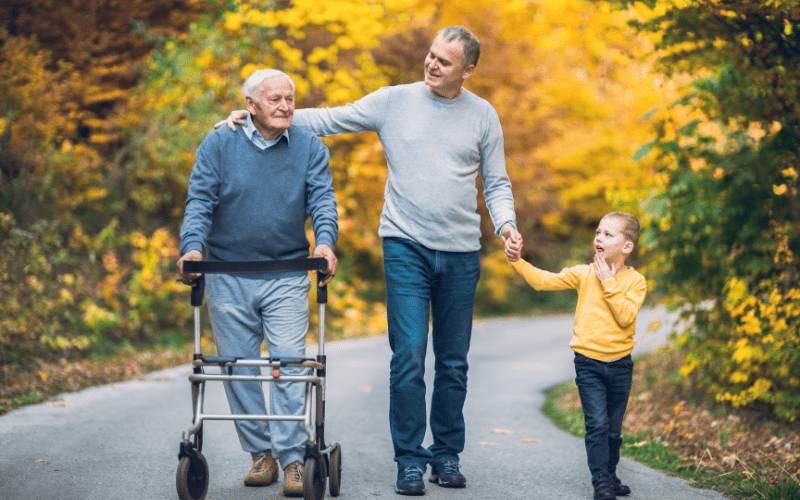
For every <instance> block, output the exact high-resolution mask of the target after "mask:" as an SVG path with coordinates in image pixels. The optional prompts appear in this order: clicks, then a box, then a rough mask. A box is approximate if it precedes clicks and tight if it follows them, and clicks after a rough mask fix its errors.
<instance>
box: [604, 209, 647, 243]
mask: <svg viewBox="0 0 800 500" xmlns="http://www.w3.org/2000/svg"><path fill="white" fill-rule="evenodd" d="M609 217H613V218H615V219H620V220H621V221H622V236H624V237H625V239H627V240H630V241H631V242H633V245H634V246H636V245H638V244H639V234H641V232H642V229H641V226H640V225H639V219H637V218H636V217H634V216H633V215H631V214H629V213H626V212H611V213H608V214H606V215H604V216H603V218H604V219H607V218H609Z"/></svg>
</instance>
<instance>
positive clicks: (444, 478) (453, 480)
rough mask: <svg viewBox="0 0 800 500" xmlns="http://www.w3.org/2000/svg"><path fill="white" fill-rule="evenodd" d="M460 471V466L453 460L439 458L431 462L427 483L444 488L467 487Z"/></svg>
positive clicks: (465, 479)
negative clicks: (436, 484)
mask: <svg viewBox="0 0 800 500" xmlns="http://www.w3.org/2000/svg"><path fill="white" fill-rule="evenodd" d="M460 469H461V465H460V464H459V463H458V460H456V459H455V458H451V457H445V458H441V459H439V460H437V461H435V462H433V466H432V467H431V477H430V478H429V479H428V481H430V482H432V483H438V484H439V486H444V487H445V488H463V487H465V486H466V485H467V478H465V477H464V475H463V474H461V472H460Z"/></svg>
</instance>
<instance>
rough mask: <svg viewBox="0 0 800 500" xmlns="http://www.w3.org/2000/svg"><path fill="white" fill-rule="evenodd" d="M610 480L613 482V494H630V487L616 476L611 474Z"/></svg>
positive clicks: (622, 495) (621, 495)
mask: <svg viewBox="0 0 800 500" xmlns="http://www.w3.org/2000/svg"><path fill="white" fill-rule="evenodd" d="M611 482H612V483H613V489H614V494H615V495H616V496H618V497H624V496H628V495H630V494H631V489H630V488H628V487H627V486H625V485H624V484H622V481H620V480H619V478H618V477H617V476H611Z"/></svg>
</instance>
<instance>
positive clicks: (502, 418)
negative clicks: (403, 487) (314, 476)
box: [0, 310, 724, 500]
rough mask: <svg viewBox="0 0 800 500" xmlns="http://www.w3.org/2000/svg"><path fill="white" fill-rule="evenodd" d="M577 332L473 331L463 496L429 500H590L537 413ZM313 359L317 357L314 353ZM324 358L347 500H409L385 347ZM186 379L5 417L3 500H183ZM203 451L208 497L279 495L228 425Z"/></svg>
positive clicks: (665, 496)
mask: <svg viewBox="0 0 800 500" xmlns="http://www.w3.org/2000/svg"><path fill="white" fill-rule="evenodd" d="M663 316H664V312H663V311H662V310H656V311H642V313H641V314H640V317H639V322H638V324H639V330H640V333H639V334H638V335H637V337H639V343H638V345H637V352H643V351H646V350H652V349H653V348H655V347H657V346H658V345H660V344H661V343H663V342H664V338H665V334H666V328H663V329H662V330H661V331H659V332H655V333H654V332H647V333H644V332H645V331H646V330H647V326H648V324H649V323H650V322H651V321H653V320H654V319H657V318H662V319H663ZM571 323H572V320H571V316H568V315H565V316H556V317H547V318H531V319H501V320H489V321H480V322H477V323H476V325H475V331H474V335H473V345H472V350H471V355H470V364H471V367H470V378H469V394H468V397H467V405H466V419H467V445H466V450H465V452H464V454H463V455H462V460H461V462H462V465H463V472H464V473H465V475H466V476H467V478H468V486H467V488H466V489H464V490H450V489H445V488H440V487H439V486H437V485H433V484H429V483H428V485H427V494H426V497H433V498H441V499H459V500H464V499H488V500H493V499H497V500H499V499H503V500H516V499H520V500H522V499H525V500H527V499H532V498H535V499H544V500H550V499H553V500H556V499H558V500H589V499H591V498H592V489H591V485H590V484H589V472H588V467H587V465H586V460H585V451H584V448H583V442H582V440H580V439H578V438H575V437H573V436H571V435H568V434H566V433H564V432H562V431H560V430H558V429H557V428H556V427H555V426H554V425H553V424H552V423H551V422H550V421H549V420H548V419H547V418H545V417H544V416H543V415H542V414H541V413H540V411H539V408H540V407H541V406H542V404H543V403H544V400H545V396H544V391H545V390H546V389H547V388H549V387H552V386H554V385H556V384H559V383H561V382H563V381H565V380H569V379H571V378H573V377H574V372H573V368H572V362H571V359H572V354H571V351H570V350H569V348H568V346H567V344H568V342H569V339H570V332H571ZM311 350H313V353H314V354H315V353H316V346H312V348H311ZM326 350H327V354H328V360H329V361H328V384H327V387H328V416H327V419H326V433H327V437H328V439H329V440H335V441H338V442H340V443H341V444H342V450H343V453H342V455H343V459H342V461H343V469H344V470H343V473H342V494H341V495H340V498H342V499H359V500H361V499H394V500H397V499H398V498H404V497H400V496H398V495H396V494H395V493H394V489H393V488H394V481H395V477H396V472H395V471H396V468H395V464H394V462H392V445H391V441H390V438H389V431H388V416H387V409H388V405H389V396H388V382H389V369H388V366H389V358H390V355H391V354H390V351H389V345H388V341H387V339H386V337H385V336H380V337H373V338H366V339H356V340H346V341H339V342H331V343H329V344H328V345H327V346H326ZM429 358H430V360H429V361H432V356H429ZM430 366H431V365H430V363H429V369H428V372H429V373H428V375H431V374H432V371H433V370H432V368H430ZM190 371H191V370H190V369H189V367H188V365H184V366H180V367H177V368H174V369H170V370H165V371H161V372H157V373H153V374H151V375H150V376H148V377H147V378H146V379H145V380H140V381H132V382H125V383H120V384H113V385H109V386H103V387H98V388H93V389H88V390H85V391H82V392H78V393H74V394H67V395H64V396H63V398H61V400H60V401H58V402H56V403H55V404H54V403H50V404H41V405H36V406H30V407H26V408H22V409H20V410H17V411H14V412H11V413H9V414H8V415H5V416H2V417H0V499H21V500H37V499H55V498H58V499H68V500H69V499H74V500H95V499H97V500H108V499H123V500H126V499H131V500H132V499H136V500H145V499H159V500H163V499H177V494H176V492H175V470H176V468H177V464H178V460H177V453H178V443H179V442H180V439H181V433H182V432H183V430H184V429H185V428H186V427H188V426H189V424H190V421H191V399H190V390H189V382H188V381H187V378H186V377H187V376H188V374H189V373H190ZM212 408H219V409H220V410H219V411H220V412H227V404H226V402H225V398H224V395H223V391H222V388H221V386H220V385H219V384H211V383H209V384H208V386H207V405H206V411H212ZM214 411H216V410H214ZM493 430H494V431H497V430H502V431H505V432H507V433H497V432H492V431H493ZM203 454H204V455H205V457H206V458H207V460H208V464H209V470H210V478H211V479H210V486H209V491H208V496H207V498H208V499H209V500H219V499H242V500H249V499H259V500H263V499H277V498H284V497H283V496H282V494H281V488H280V483H278V484H276V485H273V486H270V487H267V488H246V487H244V486H243V485H242V477H243V475H244V473H245V472H246V471H247V470H248V468H249V465H250V463H249V455H246V454H245V453H243V452H242V451H241V450H240V448H239V443H238V440H237V438H236V433H235V431H234V429H233V425H232V424H231V422H208V423H206V426H205V442H204V447H203ZM619 474H620V476H621V477H622V478H623V479H624V480H625V482H626V483H627V484H629V485H630V486H631V488H632V489H633V492H634V493H633V495H632V496H631V497H630V498H632V499H636V500H640V499H654V500H655V499H658V500H701V499H715V500H721V499H723V498H724V497H723V496H721V495H719V494H716V493H713V492H710V491H705V490H699V489H695V488H692V487H690V486H688V485H687V484H686V483H685V482H683V481H681V480H678V479H675V478H672V477H669V476H666V475H664V474H661V473H659V472H655V471H653V470H651V469H649V468H647V467H645V466H642V465H640V464H638V463H635V462H633V461H630V460H625V459H623V462H622V464H621V465H620V468H619Z"/></svg>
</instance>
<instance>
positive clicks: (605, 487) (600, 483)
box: [592, 474, 617, 500]
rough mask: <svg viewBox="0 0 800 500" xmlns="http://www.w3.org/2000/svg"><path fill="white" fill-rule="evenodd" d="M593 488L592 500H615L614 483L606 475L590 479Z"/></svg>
mask: <svg viewBox="0 0 800 500" xmlns="http://www.w3.org/2000/svg"><path fill="white" fill-rule="evenodd" d="M592 486H594V500H617V496H616V495H614V481H613V480H612V479H611V476H610V475H608V474H600V475H599V476H597V477H596V478H594V479H592Z"/></svg>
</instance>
